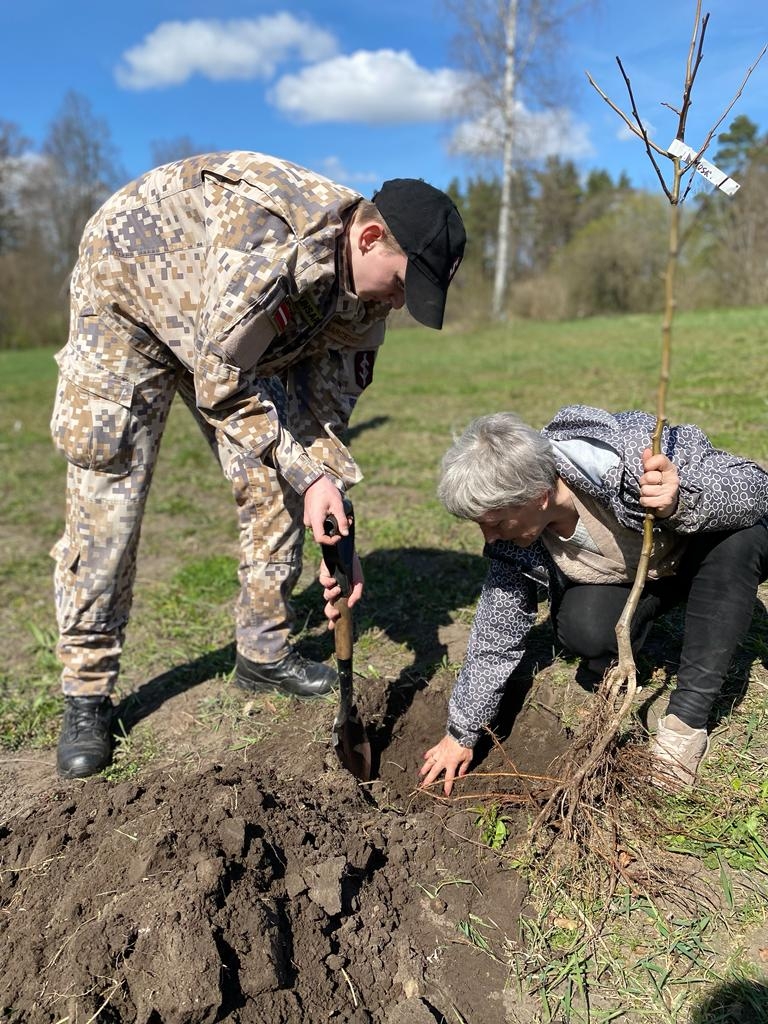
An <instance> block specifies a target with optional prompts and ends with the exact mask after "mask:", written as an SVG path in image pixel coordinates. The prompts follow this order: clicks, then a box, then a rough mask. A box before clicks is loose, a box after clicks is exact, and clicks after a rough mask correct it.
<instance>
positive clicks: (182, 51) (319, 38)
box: [115, 13, 337, 89]
mask: <svg viewBox="0 0 768 1024" xmlns="http://www.w3.org/2000/svg"><path fill="white" fill-rule="evenodd" d="M336 49H337V46H336V40H335V38H334V37H333V36H332V35H331V33H330V32H326V31H324V30H323V29H320V28H318V27H317V25H314V24H313V23H312V22H310V21H300V20H299V19H298V18H294V17H293V15H291V14H284V13H281V14H274V15H266V16H265V17H263V18H252V19H238V20H232V21H217V20H213V19H211V20H203V19H196V20H193V21H165V22H163V23H162V24H160V25H158V26H157V28H156V29H155V30H154V31H153V32H150V33H149V35H148V36H146V37H145V38H144V39H143V40H142V42H141V43H139V45H138V46H134V47H132V48H131V49H130V50H126V51H125V53H124V54H123V58H122V60H123V62H122V64H121V65H120V66H119V67H117V68H116V69H115V78H116V79H117V82H118V84H119V85H121V86H123V87H124V88H126V89H152V88H159V87H162V86H168V85H180V84H181V83H182V82H186V80H187V79H188V78H190V77H191V76H192V75H193V74H195V73H198V74H201V75H204V76H205V77H206V78H210V79H212V80H213V81H217V82H221V81H225V80H227V79H239V80H244V79H246V80H247V79H250V78H269V77H271V76H272V75H274V74H275V70H276V68H277V66H278V64H279V63H280V62H281V61H283V60H285V59H286V58H287V57H288V56H290V55H291V54H297V55H298V56H299V57H300V58H301V59H302V60H305V61H316V60H324V59H325V58H327V57H330V56H332V55H333V54H334V53H336Z"/></svg>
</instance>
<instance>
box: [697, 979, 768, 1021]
mask: <svg viewBox="0 0 768 1024" xmlns="http://www.w3.org/2000/svg"><path fill="white" fill-rule="evenodd" d="M689 1019H690V1024H768V986H767V985H763V984H760V982H757V981H747V980H746V979H740V980H738V981H729V982H725V983H724V984H722V985H718V986H717V988H716V989H715V990H714V991H713V992H711V993H710V994H709V995H708V996H707V997H706V999H704V1000H703V1001H702V1002H701V1003H700V1004H699V1005H698V1006H696V1007H694V1009H693V1010H692V1011H691V1015H690V1018H689Z"/></svg>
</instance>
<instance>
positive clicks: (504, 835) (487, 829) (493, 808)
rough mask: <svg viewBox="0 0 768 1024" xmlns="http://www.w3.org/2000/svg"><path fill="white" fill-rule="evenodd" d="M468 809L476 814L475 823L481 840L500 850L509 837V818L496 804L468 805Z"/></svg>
mask: <svg viewBox="0 0 768 1024" xmlns="http://www.w3.org/2000/svg"><path fill="white" fill-rule="evenodd" d="M469 810H470V811H471V812H472V813H473V814H476V815H477V817H476V819H475V825H476V826H477V827H478V828H479V829H480V838H481V840H482V841H483V842H484V843H485V844H486V846H490V848H491V849H492V850H501V849H502V848H503V846H504V844H505V843H506V841H507V839H508V838H509V828H508V824H507V823H508V822H509V818H508V817H507V816H506V815H504V814H502V813H501V808H500V807H498V806H497V805H496V804H489V805H488V806H487V807H482V806H477V807H470V808H469Z"/></svg>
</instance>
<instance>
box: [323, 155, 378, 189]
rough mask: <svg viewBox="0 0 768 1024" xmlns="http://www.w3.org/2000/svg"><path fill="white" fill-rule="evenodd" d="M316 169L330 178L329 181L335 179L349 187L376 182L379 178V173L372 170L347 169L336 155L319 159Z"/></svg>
mask: <svg viewBox="0 0 768 1024" xmlns="http://www.w3.org/2000/svg"><path fill="white" fill-rule="evenodd" d="M318 169H319V170H320V172H321V173H322V174H324V175H325V176H326V177H327V178H330V179H331V181H337V182H339V184H341V185H349V186H351V187H356V186H357V185H359V184H360V185H362V184H371V183H373V184H378V182H379V180H380V178H379V175H378V174H374V173H373V171H350V170H348V169H347V168H346V166H345V165H344V163H343V161H342V160H341V159H340V158H339V157H337V156H327V157H326V158H325V160H321V161H320V165H319V168H318Z"/></svg>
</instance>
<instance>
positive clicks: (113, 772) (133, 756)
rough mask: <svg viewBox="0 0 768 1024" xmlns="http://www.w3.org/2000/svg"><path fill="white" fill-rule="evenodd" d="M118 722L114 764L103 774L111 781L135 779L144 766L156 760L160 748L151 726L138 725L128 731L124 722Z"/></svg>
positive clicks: (113, 756)
mask: <svg viewBox="0 0 768 1024" xmlns="http://www.w3.org/2000/svg"><path fill="white" fill-rule="evenodd" d="M117 724H118V735H117V736H116V737H115V749H114V752H113V755H112V764H110V765H109V766H108V767H107V768H105V769H104V771H103V772H102V775H103V777H104V778H105V779H108V780H109V781H110V782H127V781H128V780H129V779H135V778H136V776H137V775H139V774H140V773H141V770H142V769H143V768H145V767H146V766H147V765H148V764H150V763H151V762H152V761H154V760H155V758H156V757H157V755H158V753H159V750H158V745H157V740H156V737H155V735H154V733H153V732H152V730H151V729H150V728H149V726H147V725H141V726H137V727H136V728H134V729H132V730H131V732H130V733H127V732H126V731H125V729H124V728H123V723H122V722H120V721H118V723H117Z"/></svg>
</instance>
